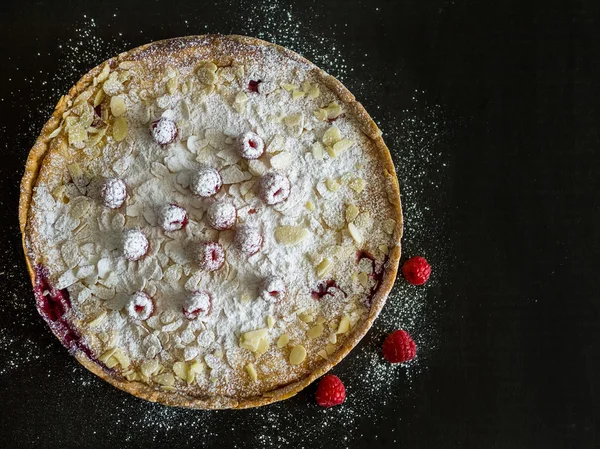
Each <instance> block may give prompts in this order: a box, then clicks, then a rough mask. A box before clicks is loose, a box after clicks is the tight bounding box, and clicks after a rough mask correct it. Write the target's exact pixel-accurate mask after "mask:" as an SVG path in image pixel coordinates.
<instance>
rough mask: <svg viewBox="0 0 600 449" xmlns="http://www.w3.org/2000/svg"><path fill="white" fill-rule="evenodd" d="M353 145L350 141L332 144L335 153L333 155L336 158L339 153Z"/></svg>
mask: <svg viewBox="0 0 600 449" xmlns="http://www.w3.org/2000/svg"><path fill="white" fill-rule="evenodd" d="M353 145H354V142H353V141H352V140H348V139H342V140H340V141H338V142H335V143H334V144H333V151H334V152H335V155H336V156H338V155H339V154H340V153H342V152H344V151H346V150H347V149H348V148H350V147H352V146H353Z"/></svg>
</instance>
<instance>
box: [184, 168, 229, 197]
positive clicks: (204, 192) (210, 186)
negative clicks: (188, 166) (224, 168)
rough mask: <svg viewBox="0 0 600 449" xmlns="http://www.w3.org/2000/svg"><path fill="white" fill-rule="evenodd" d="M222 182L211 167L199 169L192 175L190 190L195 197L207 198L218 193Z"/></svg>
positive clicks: (217, 173)
mask: <svg viewBox="0 0 600 449" xmlns="http://www.w3.org/2000/svg"><path fill="white" fill-rule="evenodd" d="M222 185H223V181H222V180H221V175H220V174H219V172H218V171H217V170H216V169H214V168H212V167H206V166H204V167H201V168H200V169H199V170H198V171H197V172H196V173H194V174H193V175H192V179H191V183H190V188H191V189H192V192H194V193H195V194H196V195H198V196H201V197H204V198H207V197H209V196H213V195H214V194H215V193H217V192H218V191H219V189H220V188H221V186H222Z"/></svg>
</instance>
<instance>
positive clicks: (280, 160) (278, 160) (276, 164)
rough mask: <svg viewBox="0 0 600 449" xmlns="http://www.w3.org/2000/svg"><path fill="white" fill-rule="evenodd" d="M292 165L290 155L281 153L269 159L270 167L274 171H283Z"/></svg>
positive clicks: (284, 152)
mask: <svg viewBox="0 0 600 449" xmlns="http://www.w3.org/2000/svg"><path fill="white" fill-rule="evenodd" d="M291 163H292V154H291V153H289V152H287V151H282V152H281V153H278V154H276V155H275V156H273V157H272V158H271V167H273V168H274V169H276V170H285V169H286V168H288V167H289V166H290V165H291Z"/></svg>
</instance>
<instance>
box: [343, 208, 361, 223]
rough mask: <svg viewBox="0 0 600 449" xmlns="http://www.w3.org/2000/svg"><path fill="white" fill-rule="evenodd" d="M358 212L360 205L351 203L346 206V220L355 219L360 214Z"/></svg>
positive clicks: (349, 221)
mask: <svg viewBox="0 0 600 449" xmlns="http://www.w3.org/2000/svg"><path fill="white" fill-rule="evenodd" d="M358 212H359V211H358V207H356V206H355V205H354V204H349V205H348V206H347V207H346V221H347V222H348V223H351V222H352V221H354V219H355V218H356V217H357V216H358Z"/></svg>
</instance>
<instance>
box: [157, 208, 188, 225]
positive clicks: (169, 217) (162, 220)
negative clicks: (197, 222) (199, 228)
mask: <svg viewBox="0 0 600 449" xmlns="http://www.w3.org/2000/svg"><path fill="white" fill-rule="evenodd" d="M187 222H188V217H187V212H186V211H185V209H184V208H183V207H179V206H178V205H177V204H167V205H166V206H163V207H162V208H161V209H160V210H159V211H158V223H159V224H160V227H161V228H163V229H164V230H165V231H167V232H173V231H177V230H178V229H181V228H183V227H184V226H185V225H186V224H187Z"/></svg>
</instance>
